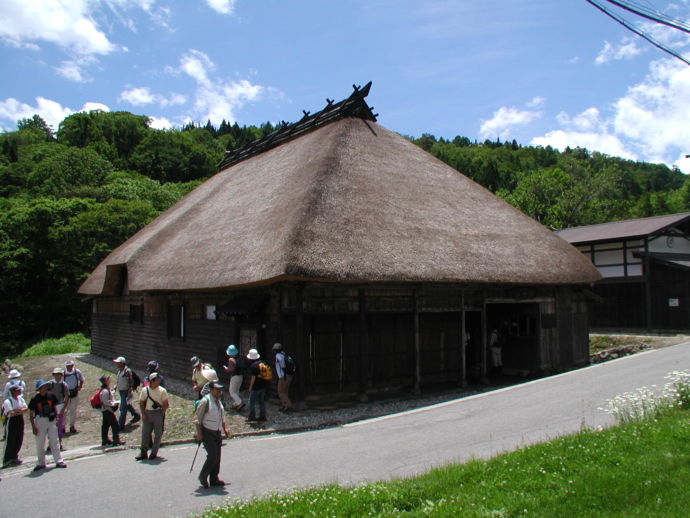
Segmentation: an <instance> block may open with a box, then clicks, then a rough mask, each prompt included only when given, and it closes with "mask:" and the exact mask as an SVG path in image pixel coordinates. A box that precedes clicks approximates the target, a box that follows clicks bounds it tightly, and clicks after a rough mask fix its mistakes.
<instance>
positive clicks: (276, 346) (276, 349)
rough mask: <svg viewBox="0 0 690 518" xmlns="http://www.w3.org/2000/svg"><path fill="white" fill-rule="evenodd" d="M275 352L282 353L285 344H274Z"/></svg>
mask: <svg viewBox="0 0 690 518" xmlns="http://www.w3.org/2000/svg"><path fill="white" fill-rule="evenodd" d="M273 350H274V351H282V350H283V344H281V343H278V342H276V343H274V344H273Z"/></svg>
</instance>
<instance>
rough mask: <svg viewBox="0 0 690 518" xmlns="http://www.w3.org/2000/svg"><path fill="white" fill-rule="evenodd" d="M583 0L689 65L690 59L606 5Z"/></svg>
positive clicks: (595, 0) (591, 0) (595, 1)
mask: <svg viewBox="0 0 690 518" xmlns="http://www.w3.org/2000/svg"><path fill="white" fill-rule="evenodd" d="M585 1H586V2H588V3H589V4H591V5H593V6H594V7H596V8H597V9H599V10H600V11H601V12H603V13H604V14H605V15H606V16H609V17H610V18H613V19H614V20H616V21H617V22H618V23H620V24H621V25H622V26H623V27H625V28H626V29H628V30H629V31H632V32H634V33H635V34H637V35H638V36H640V37H642V38H644V39H645V40H647V41H648V42H649V43H651V44H652V45H654V46H655V47H657V48H658V49H661V50H663V51H664V52H666V53H668V54H670V55H671V56H674V57H676V58H678V59H680V60H681V61H682V62H683V63H685V64H686V65H690V61H688V60H687V59H686V58H684V57H683V56H682V55H680V54H679V53H678V52H676V51H675V50H673V49H671V48H669V47H667V46H666V45H664V44H663V43H661V42H659V41H657V40H655V39H654V38H653V37H652V36H651V35H650V34H647V33H646V32H644V31H643V30H642V29H639V28H637V27H635V26H634V25H632V24H631V23H630V22H628V21H627V20H625V19H624V18H623V17H621V16H620V15H618V14H615V13H614V12H612V11H610V10H609V9H607V8H606V7H604V6H603V5H601V4H600V3H599V2H598V1H597V0H585ZM606 1H609V2H611V3H616V2H614V1H613V0H606Z"/></svg>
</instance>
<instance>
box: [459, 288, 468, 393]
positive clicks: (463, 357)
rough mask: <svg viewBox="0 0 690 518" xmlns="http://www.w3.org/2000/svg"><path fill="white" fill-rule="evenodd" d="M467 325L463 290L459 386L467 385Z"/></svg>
mask: <svg viewBox="0 0 690 518" xmlns="http://www.w3.org/2000/svg"><path fill="white" fill-rule="evenodd" d="M466 332H467V325H466V323H465V290H462V291H461V292H460V379H459V382H460V383H459V385H460V386H461V387H466V386H467V347H465V343H466Z"/></svg>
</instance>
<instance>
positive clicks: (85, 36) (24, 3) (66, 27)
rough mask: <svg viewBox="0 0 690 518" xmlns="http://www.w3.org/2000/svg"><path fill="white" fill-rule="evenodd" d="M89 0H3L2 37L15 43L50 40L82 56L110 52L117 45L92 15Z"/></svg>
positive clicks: (27, 43)
mask: <svg viewBox="0 0 690 518" xmlns="http://www.w3.org/2000/svg"><path fill="white" fill-rule="evenodd" d="M91 7H92V5H91V2H88V1H87V0H3V6H2V11H3V12H2V16H1V17H0V38H2V39H4V40H5V41H7V42H8V43H10V44H12V45H15V46H27V45H33V46H35V45H36V42H41V41H45V42H49V43H52V44H55V45H58V46H60V47H62V48H64V49H67V50H68V51H69V52H72V53H76V54H81V55H93V54H100V55H105V54H109V53H111V52H113V51H115V50H116V49H117V46H116V45H114V44H113V43H111V42H110V41H109V40H108V37H107V36H106V35H105V33H104V32H103V31H102V30H100V29H99V27H98V24H97V23H96V22H95V20H94V19H93V18H92V17H91V15H90V10H91Z"/></svg>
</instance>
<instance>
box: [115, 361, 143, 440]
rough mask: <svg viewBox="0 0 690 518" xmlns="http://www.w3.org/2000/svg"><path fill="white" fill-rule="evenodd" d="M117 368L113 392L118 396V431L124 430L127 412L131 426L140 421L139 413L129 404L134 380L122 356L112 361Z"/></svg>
mask: <svg viewBox="0 0 690 518" xmlns="http://www.w3.org/2000/svg"><path fill="white" fill-rule="evenodd" d="M113 363H115V365H116V366H117V381H116V382H115V390H117V391H118V392H119V394H120V419H119V420H118V422H117V425H118V426H119V427H120V430H122V429H124V427H125V422H126V421H127V411H128V410H129V412H130V413H131V414H132V421H131V424H134V423H136V422H138V421H139V420H140V419H141V416H140V415H139V412H137V411H136V410H134V407H133V406H132V405H131V404H130V401H131V399H132V392H133V390H134V380H133V378H132V369H130V368H129V367H127V359H126V358H125V357H124V356H118V357H117V358H115V359H114V360H113Z"/></svg>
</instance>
